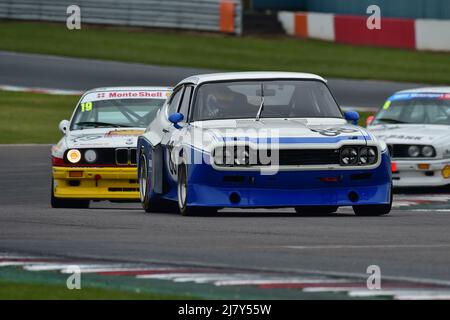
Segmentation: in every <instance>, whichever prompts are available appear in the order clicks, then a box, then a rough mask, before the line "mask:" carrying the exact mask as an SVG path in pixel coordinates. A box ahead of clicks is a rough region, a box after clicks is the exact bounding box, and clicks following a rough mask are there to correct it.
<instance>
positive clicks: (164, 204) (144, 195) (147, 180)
mask: <svg viewBox="0 0 450 320" xmlns="http://www.w3.org/2000/svg"><path fill="white" fill-rule="evenodd" d="M139 194H140V198H141V203H142V208H144V210H145V212H147V213H151V212H172V211H173V210H172V209H173V205H172V203H169V201H164V200H162V199H158V197H157V196H156V195H155V194H153V191H152V181H151V177H150V175H149V173H148V162H147V158H146V157H145V156H144V155H141V159H140V166H139Z"/></svg>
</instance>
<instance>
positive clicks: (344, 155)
mask: <svg viewBox="0 0 450 320" xmlns="http://www.w3.org/2000/svg"><path fill="white" fill-rule="evenodd" d="M341 163H342V164H343V165H345V166H350V165H355V164H357V163H358V150H357V149H356V148H352V147H345V148H343V149H342V150H341Z"/></svg>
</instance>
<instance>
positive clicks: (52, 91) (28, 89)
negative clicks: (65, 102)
mask: <svg viewBox="0 0 450 320" xmlns="http://www.w3.org/2000/svg"><path fill="white" fill-rule="evenodd" d="M0 90H3V91H14V92H31V93H43V94H52V95H81V94H83V91H79V90H65V89H52V88H36V87H20V86H10V85H0Z"/></svg>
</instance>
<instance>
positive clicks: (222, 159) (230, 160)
mask: <svg viewBox="0 0 450 320" xmlns="http://www.w3.org/2000/svg"><path fill="white" fill-rule="evenodd" d="M214 162H215V163H216V164H218V165H232V164H234V155H233V149H230V148H227V147H223V148H217V149H215V150H214Z"/></svg>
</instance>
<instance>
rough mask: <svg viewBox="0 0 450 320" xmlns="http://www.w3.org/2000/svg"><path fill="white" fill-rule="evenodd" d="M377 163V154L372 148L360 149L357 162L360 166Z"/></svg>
mask: <svg viewBox="0 0 450 320" xmlns="http://www.w3.org/2000/svg"><path fill="white" fill-rule="evenodd" d="M376 161H377V154H376V152H375V150H374V149H373V148H362V149H361V150H360V152H359V162H360V163H361V164H362V165H370V164H374V163H375V162H376Z"/></svg>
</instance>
